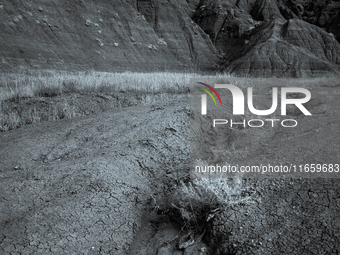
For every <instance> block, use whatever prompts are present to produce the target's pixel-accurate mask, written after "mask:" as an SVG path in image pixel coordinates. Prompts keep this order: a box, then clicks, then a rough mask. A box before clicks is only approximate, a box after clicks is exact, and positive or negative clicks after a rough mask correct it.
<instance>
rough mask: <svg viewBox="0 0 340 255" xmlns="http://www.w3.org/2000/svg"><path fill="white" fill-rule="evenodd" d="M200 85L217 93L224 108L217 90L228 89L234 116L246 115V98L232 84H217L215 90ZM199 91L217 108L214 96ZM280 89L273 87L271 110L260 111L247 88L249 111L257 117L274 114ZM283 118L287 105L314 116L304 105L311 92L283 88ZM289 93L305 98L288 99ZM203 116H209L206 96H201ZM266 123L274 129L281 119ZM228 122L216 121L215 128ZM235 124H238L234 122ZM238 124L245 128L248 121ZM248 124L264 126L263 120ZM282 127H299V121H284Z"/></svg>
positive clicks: (224, 120)
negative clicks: (291, 123) (289, 123)
mask: <svg viewBox="0 0 340 255" xmlns="http://www.w3.org/2000/svg"><path fill="white" fill-rule="evenodd" d="M197 83H199V84H202V85H204V86H206V87H207V88H209V89H210V90H211V91H213V92H214V93H215V95H216V96H217V97H218V99H219V101H220V103H221V106H222V100H221V98H220V95H219V94H218V93H217V91H216V90H215V88H216V89H228V90H229V91H230V92H231V94H232V107H233V115H244V114H245V96H244V93H243V91H242V90H241V89H240V88H238V87H237V86H235V85H232V84H215V88H213V87H212V86H210V85H208V84H205V83H202V82H197ZM197 88H198V89H201V90H203V91H204V92H206V93H207V94H208V95H209V96H210V97H211V98H212V99H213V101H214V103H215V106H217V103H216V100H215V98H214V96H213V95H212V94H211V93H210V92H209V91H208V90H207V89H204V88H200V87H197ZM278 91H279V90H278V88H277V87H273V88H272V105H271V107H270V108H269V109H267V110H258V109H256V108H255V107H254V104H253V88H252V87H248V88H247V106H248V110H249V111H250V112H251V113H252V114H254V115H257V116H265V115H270V114H273V113H274V112H275V111H276V110H277V106H278V98H279V96H278ZM280 92H281V116H285V115H287V105H295V106H296V107H297V108H298V109H299V110H300V111H301V112H302V113H303V114H304V115H312V114H311V113H310V112H309V111H308V110H307V109H306V107H305V106H304V105H303V104H305V103H307V102H308V101H309V100H310V99H311V93H310V91H309V90H307V89H305V88H298V87H281V91H280ZM289 93H295V94H296V93H298V94H304V95H305V97H303V98H287V95H288V94H289ZM201 114H202V115H207V95H206V94H201ZM265 121H269V122H271V123H272V127H273V126H274V121H280V120H279V119H266V120H265ZM253 122H259V123H260V125H254V124H251V123H253ZM286 122H294V123H295V124H294V125H285V124H284V123H286ZM227 123H228V120H226V119H214V121H213V126H214V127H215V125H216V124H220V125H221V124H227ZM232 123H233V122H232V120H231V125H232ZM234 124H236V123H235V122H234ZM237 124H243V126H244V127H245V125H246V121H245V120H244V121H243V122H241V123H237ZM248 124H249V126H250V127H262V126H263V125H264V121H263V120H261V119H255V120H249V121H248ZM281 125H282V126H284V127H295V126H296V125H297V121H296V120H294V119H288V120H283V121H282V122H281Z"/></svg>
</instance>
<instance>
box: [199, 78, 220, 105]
mask: <svg viewBox="0 0 340 255" xmlns="http://www.w3.org/2000/svg"><path fill="white" fill-rule="evenodd" d="M197 83H199V84H202V85H204V86H206V87H207V88H209V89H211V90H212V92H214V93H215V95H216V96H217V98H218V100H220V103H221V105H222V100H221V98H220V95H219V94H218V93H217V91H216V90H215V89H214V88H213V87H211V86H210V85H208V84H205V83H203V82H197ZM197 88H198V89H201V90H203V91H204V92H206V93H207V94H208V95H209V96H210V97H211V98H212V99H213V100H214V103H215V105H216V106H217V103H216V100H215V98H214V96H213V95H212V94H211V93H210V92H209V91H208V90H206V89H204V88H200V87H197Z"/></svg>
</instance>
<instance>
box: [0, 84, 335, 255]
mask: <svg viewBox="0 0 340 255" xmlns="http://www.w3.org/2000/svg"><path fill="white" fill-rule="evenodd" d="M319 92H320V93H319ZM321 92H322V93H323V94H321ZM313 94H314V95H315V94H318V96H317V97H318V98H319V99H320V100H319V101H316V100H317V99H314V100H313V101H311V106H310V107H309V109H311V111H312V112H313V117H310V118H302V116H299V114H298V113H295V112H294V111H291V112H290V114H291V116H295V117H296V118H300V119H299V123H300V124H301V127H299V128H296V129H269V131H268V130H267V131H265V130H266V129H256V130H250V129H247V130H238V129H235V130H233V132H234V133H233V135H232V137H231V140H230V141H229V142H227V143H226V149H227V150H228V153H227V154H224V157H226V155H227V156H228V157H227V158H225V159H226V160H227V161H228V162H229V163H231V164H234V163H235V164H236V163H239V164H240V163H242V164H255V163H272V164H279V163H296V164H298V163H318V162H322V163H333V164H335V163H339V144H340V141H339V139H340V138H339V124H340V123H339V104H338V99H339V93H338V94H337V88H334V87H323V88H314V92H313ZM322 95H323V96H322ZM262 98H263V102H264V104H265V102H266V100H267V97H266V96H262ZM190 116H192V117H193V118H196V117H197V116H196V117H195V116H193V115H192V114H191V113H190V109H189V98H188V97H184V96H181V97H178V99H177V100H169V101H168V102H164V103H163V104H157V105H150V106H142V107H141V106H132V107H126V108H120V109H117V110H116V111H115V112H113V111H107V112H104V113H98V114H96V115H89V116H82V117H78V118H74V119H62V120H58V121H53V122H42V123H35V124H32V125H29V126H25V127H22V128H20V129H16V130H12V131H9V132H5V133H1V134H0V143H1V146H0V189H1V192H0V208H1V212H0V219H1V223H0V253H1V254H139V255H144V254H201V255H203V254H338V253H339V252H340V247H339V243H340V239H339V238H340V222H339V219H338V216H339V213H340V200H339V197H340V183H339V181H338V179H320V178H316V179H303V178H302V179H290V178H285V179H246V180H244V182H245V183H247V185H248V186H249V189H253V192H254V193H256V195H257V197H258V198H259V199H258V202H256V203H253V204H250V205H238V206H235V207H225V208H221V210H219V211H218V212H217V213H216V215H215V217H214V218H213V220H211V223H210V225H209V228H208V229H207V232H206V234H205V236H204V237H203V242H202V241H197V242H194V243H193V245H191V246H188V247H187V248H185V249H178V243H179V240H178V239H179V238H176V237H178V236H181V235H183V234H187V233H182V232H181V226H179V225H178V224H177V223H178V222H177V223H176V221H173V220H172V219H170V218H169V217H166V215H157V206H158V205H159V204H161V201H162V199H163V198H164V195H166V194H169V193H171V192H172V191H173V187H174V184H176V183H177V182H178V181H179V180H184V179H187V178H188V177H189V171H188V170H189V121H190ZM302 130H304V132H302ZM212 137H213V136H211V137H210V138H211V139H212ZM214 142H215V141H214V140H211V141H210V143H211V146H214ZM212 156H214V155H212ZM222 156H223V155H215V158H216V160H217V159H218V158H219V157H222ZM195 240H197V236H196V235H195Z"/></svg>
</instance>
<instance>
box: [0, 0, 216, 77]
mask: <svg viewBox="0 0 340 255" xmlns="http://www.w3.org/2000/svg"><path fill="white" fill-rule="evenodd" d="M188 9H190V8H189V6H188V5H187V4H185V3H182V2H181V1H177V0H173V1H170V2H168V1H152V0H150V1H140V0H138V1H123V0H118V1H71V2H70V1H65V0H55V1H50V2H46V1H34V2H28V1H22V0H16V1H2V4H1V6H0V38H1V41H0V44H1V55H0V68H1V69H10V68H14V69H18V68H20V67H23V68H27V67H30V68H57V69H66V70H84V69H95V70H103V71H127V70H131V71H134V70H142V71H157V70H158V71H162V70H189V69H191V70H200V69H204V70H207V69H211V68H214V66H215V63H216V61H217V57H216V55H215V53H216V52H215V48H214V46H213V44H212V43H211V41H210V40H209V38H208V36H207V35H206V34H205V33H204V32H203V31H202V30H201V29H200V28H199V27H198V26H197V25H196V24H194V22H193V21H192V20H191V19H190V17H189V14H188V13H187V10H188Z"/></svg>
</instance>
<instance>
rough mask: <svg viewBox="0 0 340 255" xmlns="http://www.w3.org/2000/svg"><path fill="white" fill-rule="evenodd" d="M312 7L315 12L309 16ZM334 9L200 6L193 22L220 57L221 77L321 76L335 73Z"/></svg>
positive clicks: (338, 50) (328, 5) (258, 0)
mask: <svg viewBox="0 0 340 255" xmlns="http://www.w3.org/2000/svg"><path fill="white" fill-rule="evenodd" d="M312 5H313V6H316V5H317V6H319V7H318V8H316V9H315V10H314V9H313V8H312V7H311V6H312ZM310 8H312V9H313V10H312V11H308V10H309V9H310ZM338 9H339V7H338V2H332V1H331V2H329V1H328V2H326V1H324V2H321V1H320V2H318V3H317V4H313V2H308V3H305V2H301V3H300V1H292V0H289V1H283V0H279V1H266V0H250V1H243V0H241V1H228V2H227V1H217V0H215V1H201V2H200V5H199V6H198V8H197V11H196V12H195V14H194V15H193V19H194V20H195V21H196V22H197V24H199V25H200V26H201V27H202V29H203V30H204V31H205V32H206V33H207V34H209V35H210V37H211V39H212V41H213V43H214V44H215V46H216V48H217V49H218V51H219V52H220V53H222V54H223V55H224V59H223V62H222V67H221V70H223V71H227V72H230V73H234V74H237V75H241V76H244V75H250V76H264V77H268V76H278V77H282V76H293V77H304V76H322V75H327V74H334V73H339V64H340V63H339V56H340V45H339V42H338V41H337V40H336V36H337V31H338V30H337V29H338V26H339V23H336V22H335V21H336V20H337V19H338V15H335V13H338V11H337V10H338ZM322 10H327V12H323V11H322ZM311 17H312V18H311ZM308 22H310V23H313V24H315V25H312V24H310V23H308ZM316 25H317V26H316ZM318 26H320V27H322V28H320V27H318ZM331 31H333V32H334V33H333V34H332V33H331Z"/></svg>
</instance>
